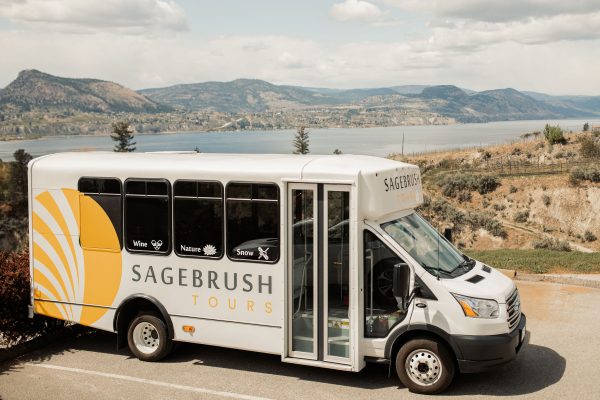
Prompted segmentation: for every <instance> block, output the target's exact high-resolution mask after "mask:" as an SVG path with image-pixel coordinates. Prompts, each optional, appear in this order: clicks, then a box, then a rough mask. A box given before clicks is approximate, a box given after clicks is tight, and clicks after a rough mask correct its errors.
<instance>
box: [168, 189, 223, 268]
mask: <svg viewBox="0 0 600 400" xmlns="http://www.w3.org/2000/svg"><path fill="white" fill-rule="evenodd" d="M223 207H224V206H223V185H221V183H220V182H212V181H189V180H178V181H176V182H175V183H174V184H173V229H174V231H173V235H174V238H175V253H176V254H177V255H179V256H192V257H210V258H221V257H222V256H223V225H224V221H223Z"/></svg>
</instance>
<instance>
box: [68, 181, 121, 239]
mask: <svg viewBox="0 0 600 400" xmlns="http://www.w3.org/2000/svg"><path fill="white" fill-rule="evenodd" d="M77 190H78V191H79V192H80V193H81V194H82V196H80V198H79V217H80V241H81V247H83V248H85V249H97V250H118V251H120V250H121V248H122V247H123V229H122V220H123V212H122V209H123V208H122V207H121V202H122V196H121V194H122V190H121V181H120V180H118V179H116V178H91V177H83V178H81V179H79V182H78V183H77ZM98 206H100V207H101V208H102V210H104V212H105V213H106V215H107V216H108V218H109V220H110V222H111V224H112V227H113V228H114V230H115V233H116V237H117V240H115V238H114V236H113V235H111V234H108V232H107V231H105V230H103V229H102V228H104V229H110V225H107V226H102V225H100V221H99V220H98V218H100V217H101V216H99V215H98V209H97V207H98Z"/></svg>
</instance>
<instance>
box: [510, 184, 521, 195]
mask: <svg viewBox="0 0 600 400" xmlns="http://www.w3.org/2000/svg"><path fill="white" fill-rule="evenodd" d="M518 190H519V189H517V188H516V187H515V186H512V185H511V187H510V189H509V190H508V191H509V192H510V193H517V191H518Z"/></svg>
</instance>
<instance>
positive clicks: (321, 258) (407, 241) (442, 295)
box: [29, 152, 525, 393]
mask: <svg viewBox="0 0 600 400" xmlns="http://www.w3.org/2000/svg"><path fill="white" fill-rule="evenodd" d="M29 182H30V183H29V185H30V188H29V194H30V197H29V217H30V219H29V220H30V226H29V230H30V236H29V243H30V256H31V276H32V280H31V289H32V290H31V293H32V295H31V306H30V316H33V314H34V313H35V314H41V315H47V316H51V317H54V318H59V319H63V320H66V321H72V322H75V323H78V324H82V325H87V326H91V327H94V328H98V329H102V330H106V331H110V332H115V333H116V334H117V338H118V339H117V340H118V342H119V343H120V344H121V345H124V344H125V343H127V344H128V345H129V348H130V349H131V352H132V353H133V354H134V355H135V356H137V357H138V358H139V359H141V360H145V361H157V360H160V359H162V358H163V357H165V356H167V354H168V353H169V351H170V350H171V348H172V344H173V342H176V341H179V342H190V343H202V344H207V345H213V346H223V347H230V348H235V349H241V350H249V351H256V352H264V353H271V354H277V355H280V356H281V360H282V361H283V362H289V363H295V364H303V365H309V366H316V367H324V368H333V369H338V370H345V371H360V370H361V369H362V368H363V367H364V366H365V363H366V362H369V361H377V362H388V363H389V364H390V370H391V369H392V368H394V369H395V370H396V372H397V374H398V376H399V378H400V380H401V381H402V383H403V384H404V385H405V386H407V387H408V388H409V389H410V390H411V391H414V392H419V393H439V392H441V391H443V390H444V389H445V388H446V387H448V385H449V384H450V383H451V381H452V379H453V377H454V376H455V375H456V374H458V373H459V372H476V371H481V370H484V369H487V368H490V367H493V366H496V365H500V364H503V363H506V362H508V361H510V360H512V359H513V358H515V356H516V354H517V353H518V352H519V349H520V348H521V345H522V343H523V339H524V333H525V315H523V314H522V313H521V309H520V301H519V294H518V292H517V289H516V287H515V285H514V283H513V282H512V281H511V280H510V279H509V278H507V277H505V276H504V275H503V274H502V273H500V272H498V271H497V270H495V269H493V268H490V267H489V266H487V265H484V264H482V263H480V262H478V261H476V260H473V259H470V258H469V257H467V256H465V255H464V254H462V253H461V252H460V251H459V250H457V249H456V248H455V247H454V246H453V245H452V244H451V243H450V242H449V241H447V240H446V239H444V238H443V237H441V236H440V235H439V233H438V232H437V231H436V230H435V229H434V228H432V227H431V226H430V225H429V224H428V223H427V221H425V220H424V219H423V218H422V217H421V216H420V215H419V214H418V213H417V212H415V208H416V207H418V206H419V205H420V204H421V203H422V201H423V194H422V188H421V176H420V172H419V169H418V167H416V166H414V165H410V164H405V163H400V162H396V161H392V160H388V159H382V158H377V157H368V156H354V155H332V156H313V155H305V156H300V155H235V154H198V153H189V152H185V153H133V154H132V153H130V154H125V153H112V152H110V153H109V152H84V153H63V154H55V155H48V156H44V157H39V158H36V159H34V160H33V161H31V162H30V164H29Z"/></svg>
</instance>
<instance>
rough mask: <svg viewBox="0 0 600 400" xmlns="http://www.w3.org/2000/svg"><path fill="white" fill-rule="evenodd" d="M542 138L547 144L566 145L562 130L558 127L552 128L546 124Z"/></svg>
mask: <svg viewBox="0 0 600 400" xmlns="http://www.w3.org/2000/svg"><path fill="white" fill-rule="evenodd" d="M544 137H545V138H546V140H547V141H548V143H549V144H551V145H554V144H557V143H559V144H565V143H567V139H566V138H565V136H564V133H563V130H562V129H561V127H560V126H558V125H556V126H552V125H548V124H546V126H545V127H544Z"/></svg>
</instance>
